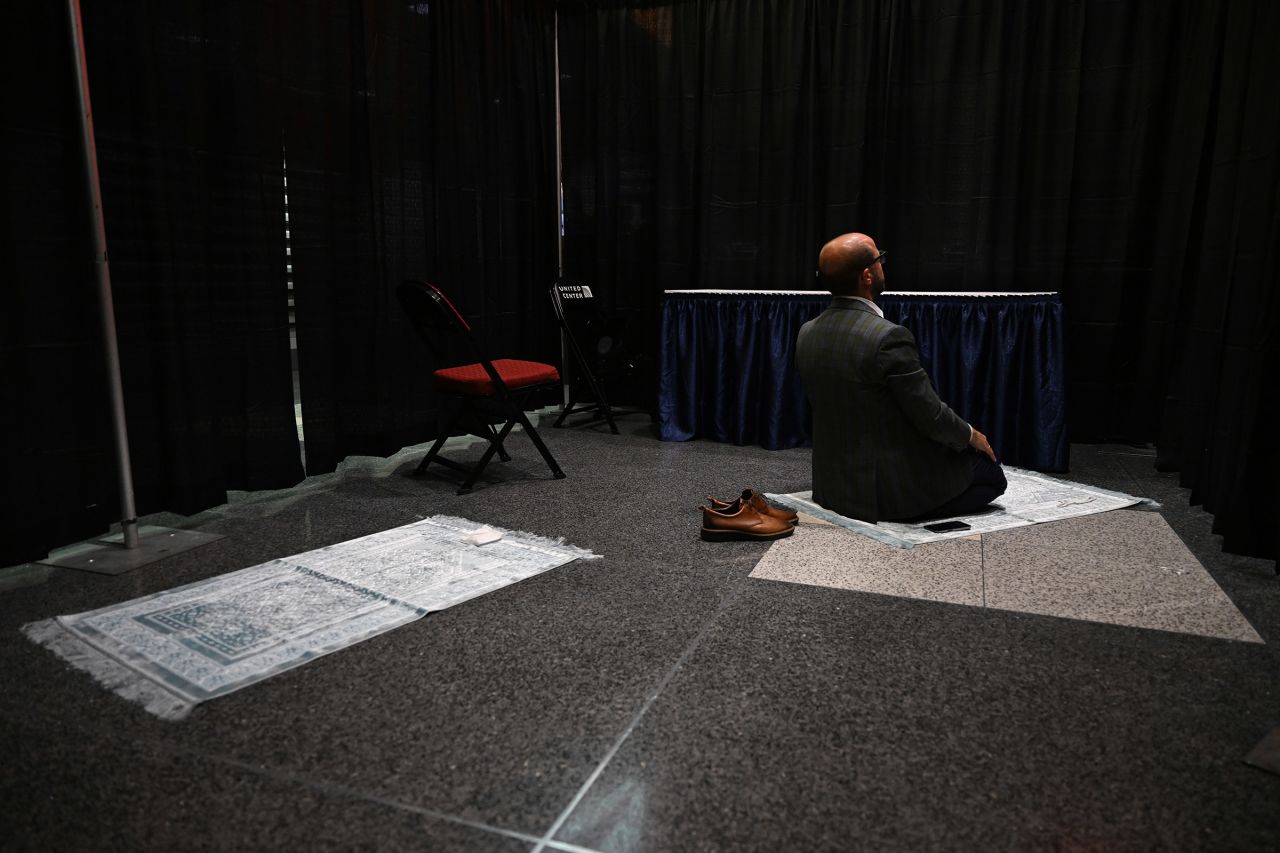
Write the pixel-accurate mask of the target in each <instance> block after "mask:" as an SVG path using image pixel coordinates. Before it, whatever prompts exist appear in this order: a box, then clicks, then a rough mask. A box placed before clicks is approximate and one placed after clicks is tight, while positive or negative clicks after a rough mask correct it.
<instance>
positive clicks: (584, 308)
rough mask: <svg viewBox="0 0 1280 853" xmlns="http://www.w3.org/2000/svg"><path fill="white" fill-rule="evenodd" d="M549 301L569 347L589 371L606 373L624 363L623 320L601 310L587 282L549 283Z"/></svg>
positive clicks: (562, 281) (625, 326)
mask: <svg viewBox="0 0 1280 853" xmlns="http://www.w3.org/2000/svg"><path fill="white" fill-rule="evenodd" d="M551 304H552V305H553V306H554V307H555V312H556V318H557V319H559V320H560V323H561V325H562V326H563V327H564V329H565V330H566V331H567V332H568V333H569V341H570V344H571V346H572V347H573V348H574V350H575V351H576V352H577V354H578V357H579V358H581V359H582V360H583V361H584V362H585V363H586V364H588V365H590V366H591V367H592V370H594V371H596V372H598V373H599V372H606V373H607V372H609V371H610V369H617V368H618V367H621V366H624V365H623V364H622V362H625V361H626V360H627V359H628V358H629V356H628V353H627V351H626V349H627V348H626V343H627V338H628V334H627V332H628V324H627V321H626V320H625V319H623V318H622V317H610V316H609V315H608V314H606V313H605V312H604V311H603V310H601V309H600V307H599V305H598V303H597V301H596V299H595V295H594V294H593V293H592V292H591V287H590V285H585V284H577V283H575V282H572V281H570V280H568V279H561V280H560V281H557V282H556V283H555V284H553V285H552V286H551Z"/></svg>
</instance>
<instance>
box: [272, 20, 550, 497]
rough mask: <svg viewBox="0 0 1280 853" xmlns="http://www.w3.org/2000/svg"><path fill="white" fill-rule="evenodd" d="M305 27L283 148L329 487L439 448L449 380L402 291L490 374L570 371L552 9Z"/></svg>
mask: <svg viewBox="0 0 1280 853" xmlns="http://www.w3.org/2000/svg"><path fill="white" fill-rule="evenodd" d="M291 19H292V23H293V26H294V27H295V28H296V37H295V38H292V39H291V40H290V42H289V44H288V47H287V51H286V55H285V57H284V59H283V60H282V67H283V69H282V73H283V74H284V75H285V77H286V80H287V81H288V82H287V86H288V89H289V91H290V99H289V102H290V103H289V107H288V109H287V111H286V117H285V129H284V138H285V139H284V142H285V147H286V150H287V157H288V160H287V162H288V174H289V189H290V194H289V210H290V218H291V220H290V221H291V225H292V229H291V241H292V258H293V271H294V288H295V296H296V304H297V317H298V361H299V374H300V383H301V392H302V417H303V424H304V433H305V442H306V450H307V469H308V472H309V473H312V474H316V473H322V472H325V471H331V470H333V468H334V467H335V466H336V465H337V463H338V462H340V461H341V460H342V459H343V458H344V457H346V456H348V455H351V454H367V455H377V456H386V455H389V454H391V453H394V452H395V451H396V450H398V449H400V448H401V447H404V446H406V445H410V444H416V443H419V442H422V441H425V440H427V439H429V438H433V437H434V436H435V435H437V420H438V417H437V416H438V414H439V406H438V404H437V402H436V400H435V398H434V397H433V395H432V392H431V388H430V381H429V380H430V372H431V369H432V367H433V366H434V365H432V364H431V363H430V362H429V361H428V360H427V352H426V351H425V349H424V347H423V346H422V344H421V342H420V341H418V340H417V339H416V337H415V336H414V334H413V331H412V328H411V327H410V325H409V324H408V323H407V322H406V321H405V320H404V318H403V317H402V316H401V310H400V306H399V304H398V303H397V302H396V299H395V289H396V287H397V285H399V284H400V282H401V281H403V280H404V279H406V278H419V279H426V280H429V281H431V282H432V283H433V284H436V285H437V286H439V287H440V288H441V289H442V290H443V291H444V292H445V293H446V294H448V295H449V297H450V298H451V299H452V300H453V301H454V303H455V304H456V305H457V306H458V307H459V309H460V310H461V311H462V312H463V313H464V314H465V315H466V316H467V317H468V318H469V319H471V320H474V321H475V325H476V327H477V329H478V330H479V332H480V333H481V334H482V335H483V336H484V337H485V338H486V339H487V340H488V342H489V343H490V347H491V349H492V353H491V354H492V356H493V357H495V358H497V357H502V356H504V355H519V356H521V357H524V358H538V359H542V360H547V361H557V360H558V349H557V343H556V342H557V337H556V333H555V324H554V318H553V317H552V315H551V307H550V302H549V298H548V296H547V288H548V287H549V286H550V284H551V282H552V281H553V280H554V278H555V275H556V233H555V221H556V220H555V179H554V176H555V138H554V115H555V110H554V94H553V93H554V89H553V83H554V78H553V73H552V68H553V64H552V63H553V55H554V54H553V48H552V45H553V36H554V9H553V6H552V5H551V4H550V3H549V2H536V3H524V2H516V0H484V2H464V0H436V2H432V3H395V2H386V0H379V2H343V0H327V2H316V3H311V4H307V6H306V7H305V8H304V9H301V10H297V11H295V13H294V14H293V15H292V16H291ZM540 402H545V401H540Z"/></svg>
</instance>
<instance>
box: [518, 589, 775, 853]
mask: <svg viewBox="0 0 1280 853" xmlns="http://www.w3.org/2000/svg"><path fill="white" fill-rule="evenodd" d="M748 579H749V578H744V579H743V580H742V581H741V582H739V584H738V585H737V586H736V587H735V588H734V589H733V591H732V592H731V593H730V595H729V596H728V597H727V598H726V599H724V600H723V601H721V602H720V605H719V606H718V607H717V608H716V612H715V613H713V614H712V615H711V617H710V618H709V619H707V621H706V622H704V623H703V625H702V627H701V628H700V629H699V630H698V633H697V634H695V635H694V637H693V639H692V640H690V641H689V644H688V645H687V646H685V648H684V651H683V652H681V653H680V657H678V658H676V662H675V663H674V664H672V665H671V668H670V669H668V670H667V672H666V674H665V675H663V676H662V678H661V679H660V680H659V681H658V683H657V685H656V686H655V687H654V689H653V690H652V691H651V692H650V693H649V695H648V696H647V697H646V698H645V701H644V702H643V703H642V704H641V706H640V710H639V711H637V712H636V714H635V716H633V717H632V718H631V720H630V722H628V723H627V726H626V728H624V729H623V730H622V734H621V735H619V736H618V738H617V740H615V741H614V742H613V745H612V746H611V747H609V750H608V751H607V752H606V753H605V755H604V758H602V759H601V761H600V763H599V764H598V765H596V768H595V769H594V770H593V771H591V775H590V776H588V777H587V781H586V782H584V783H583V784H582V787H581V788H579V789H578V792H577V793H576V794H574V796H573V799H572V800H570V801H569V805H568V806H566V807H565V809H564V811H562V812H561V813H560V816H559V817H558V818H556V820H555V822H554V823H552V824H551V828H550V829H548V830H547V831H546V833H545V834H544V835H543V836H542V838H541V839H539V841H538V846H536V847H534V848H533V850H532V851H531V853H541V851H542V850H543V849H544V848H545V847H546V846H547V845H548V844H551V843H554V838H555V834H556V833H557V832H559V831H560V829H561V827H563V826H564V824H565V822H566V821H567V820H568V819H569V816H570V815H571V814H573V812H574V811H575V810H576V809H577V808H578V806H579V805H580V804H581V802H582V800H583V799H584V798H585V797H586V795H587V791H589V790H591V788H592V786H593V785H595V783H596V781H597V780H598V779H599V778H600V777H601V776H602V775H604V771H605V768H607V767H608V766H609V763H610V762H611V761H613V758H614V756H616V755H617V754H618V751H619V750H621V749H622V745H623V744H624V743H626V741H627V739H628V738H630V737H631V733H632V732H633V731H635V729H636V727H637V726H638V725H639V724H640V721H641V720H642V719H644V716H645V714H647V713H648V712H649V709H650V708H651V707H652V706H653V703H654V702H656V701H657V700H658V697H659V696H661V695H662V694H663V692H664V691H665V690H666V689H667V685H668V684H670V683H671V680H672V679H673V678H675V675H676V673H677V672H679V670H680V668H681V667H683V666H684V664H685V661H687V660H688V659H689V658H690V656H692V654H693V652H694V650H695V649H697V648H698V646H699V645H701V644H702V641H703V639H705V638H706V636H707V634H708V633H710V631H711V628H712V626H713V625H715V623H716V622H717V621H719V619H720V617H721V616H722V615H724V613H725V611H727V610H728V609H729V608H730V607H731V606H732V605H733V604H734V602H736V601H737V600H738V596H739V595H740V594H741V593H742V590H743V589H744V588H745V587H746V583H745V581H746V580H748Z"/></svg>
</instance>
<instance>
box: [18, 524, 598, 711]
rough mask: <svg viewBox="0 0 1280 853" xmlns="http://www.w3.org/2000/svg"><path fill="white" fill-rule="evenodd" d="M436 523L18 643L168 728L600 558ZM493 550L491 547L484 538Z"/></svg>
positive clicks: (152, 600) (40, 625)
mask: <svg viewBox="0 0 1280 853" xmlns="http://www.w3.org/2000/svg"><path fill="white" fill-rule="evenodd" d="M479 527H480V525H478V524H476V523H475V522H471V521H467V520H466V519H463V518H452V517H449V516H443V515H438V516H432V517H430V518H425V519H422V520H421V521H416V522H413V523H412V524H406V525H404V526H403V527H397V528H395V529H393V530H386V531H383V532H381V533H374V534H371V535H369V536H364V537H361V538H359V539H353V540H351V541H349V542H342V543H339V544H336V545H330V546H328V547H325V548H318V549H316V550H314V551H307V552H306V553H303V554H298V555H297V556H293V557H285V558H283V559H279V560H272V561H271V562H269V563H263V564H261V565H257V566H252V567H250V568H247V569H241V570H240V571H236V572H231V573H230V574H225V575H220V576H218V577H215V578H210V579H208V580H203V581H199V582H197V583H193V584H188V585H186V586H182V587H178V588H176V589H171V590H167V591H165V592H160V593H155V594H154V595H148V596H144V597H142V598H137V599H134V600H132V601H126V602H123V603H121V604H115V605H112V606H110V607H104V608H102V609H100V610H93V611H90V612H88V613H77V614H74V615H71V616H58V617H55V618H53V619H46V620H44V621H41V622H33V623H31V624H28V625H26V626H24V628H23V631H24V632H25V633H26V634H27V636H28V637H30V638H31V639H32V640H34V641H35V642H37V643H40V644H41V645H44V646H46V647H48V648H50V649H52V650H53V651H54V652H56V653H57V654H58V655H60V656H61V657H63V658H65V659H66V660H67V661H68V662H70V663H71V664H73V665H75V666H76V667H78V668H80V669H83V670H85V671H87V672H89V673H90V674H91V675H93V676H94V677H95V678H97V679H98V680H99V681H100V682H102V683H103V684H104V685H106V686H107V687H109V688H111V689H113V690H115V691H116V692H117V693H119V694H120V695H121V696H124V697H125V698H127V699H130V700H131V701H134V702H138V703H139V704H142V705H143V706H144V707H146V708H147V710H148V711H151V712H152V713H154V714H156V715H158V716H161V717H164V718H166V719H180V718H182V717H184V716H186V714H187V713H188V712H189V711H190V710H191V708H192V707H194V706H195V705H196V704H197V703H199V702H203V701H205V700H207V699H212V698H214V697H217V696H224V695H226V694H228V693H231V692H233V691H235V690H239V689H241V688H242V687H247V686H248V685H250V684H253V683H255V682H258V681H261V680H262V679H264V678H268V677H270V676H272V675H275V674H276V673H279V672H284V671H285V670H288V669H292V668H293V667H296V666H300V665H302V664H304V663H306V662H307V661H309V660H312V659H314V658H316V657H319V656H320V655H325V654H329V653H330V652H335V651H338V650H339V649H344V648H346V647H348V646H351V645H354V644H356V643H358V642H360V641H361V640H366V639H368V638H370V637H374V636H377V635H378V634H382V633H385V632H387V631H390V630H391V629H393V628H398V627H399V626H401V625H404V624H406V623H408V622H412V621H414V620H416V619H421V618H422V617H423V616H425V615H426V614H428V613H430V612H432V611H436V610H444V609H445V608H447V607H452V606H453V605H455V604H460V603H462V602H464V601H467V600H468V599H471V598H475V597H476V596H479V595H483V594H485V593H486V592H492V591H493V590H496V589H500V588H502V587H504V586H507V585H509V584H513V583H515V582H516V581H520V580H524V579H525V578H529V577H533V576H534V575H537V574H540V573H542V572H545V571H548V570H550V569H554V568H556V567H557V566H562V565H564V564H565V563H568V562H571V561H573V560H577V559H592V558H595V557H597V556H598V555H596V554H592V553H591V552H590V551H588V550H585V549H582V548H577V547H574V546H572V545H566V544H564V543H562V542H559V541H555V540H551V539H546V538H543V537H540V536H535V535H533V534H529V533H520V532H513V531H504V530H500V529H497V528H488V529H490V530H494V531H496V532H497V533H500V534H502V535H501V538H500V539H497V541H492V542H487V543H485V544H482V545H474V544H470V543H469V542H467V541H465V540H464V537H466V536H468V535H469V534H472V533H473V532H474V531H476V530H477V528H479ZM489 538H492V537H489Z"/></svg>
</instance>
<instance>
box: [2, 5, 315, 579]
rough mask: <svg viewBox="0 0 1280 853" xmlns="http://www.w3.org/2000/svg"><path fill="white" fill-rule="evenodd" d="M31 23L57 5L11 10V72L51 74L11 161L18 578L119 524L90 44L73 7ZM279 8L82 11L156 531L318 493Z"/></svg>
mask: <svg viewBox="0 0 1280 853" xmlns="http://www.w3.org/2000/svg"><path fill="white" fill-rule="evenodd" d="M29 5H31V6H33V7H38V9H36V8H33V9H25V8H24V9H22V10H20V14H15V12H13V11H9V12H6V13H5V14H6V26H5V30H6V33H7V35H8V37H9V38H11V39H13V38H16V39H17V40H18V41H19V43H18V44H15V45H12V48H13V49H12V51H11V53H12V55H14V56H17V57H26V58H27V59H30V60H31V62H30V65H24V66H23V67H24V77H23V85H22V86H21V87H19V89H21V91H22V92H23V96H22V98H21V99H20V100H19V107H18V111H17V112H18V114H19V116H20V118H19V119H18V122H17V123H18V124H19V126H20V127H21V128H23V131H24V132H22V133H20V134H19V135H18V136H17V137H16V138H15V140H14V141H15V142H16V150H15V152H14V156H13V157H11V158H6V160H7V166H8V167H9V168H11V169H13V171H14V172H15V175H16V176H22V177H16V179H15V182H14V183H12V184H9V183H7V184H6V186H7V187H11V188H13V189H14V190H15V191H16V192H15V193H14V195H13V196H12V204H13V207H11V208H10V211H9V212H10V216H11V217H12V219H13V220H14V223H15V226H16V227H15V229H12V233H14V234H15V235H18V236H19V237H20V242H21V243H23V244H26V245H24V248H23V249H22V250H21V251H20V253H19V254H18V255H16V256H14V255H10V254H9V253H6V260H5V264H6V275H5V278H6V281H10V280H12V281H14V282H22V283H23V286H24V287H25V288H31V291H30V294H29V296H28V297H26V298H24V299H22V300H20V301H19V302H18V303H17V305H16V307H15V308H14V309H13V310H12V311H6V312H5V313H6V325H8V324H10V323H12V325H13V326H14V334H13V335H12V336H10V335H9V334H6V335H5V339H6V340H5V343H4V347H5V360H6V370H5V371H4V373H5V380H4V381H5V384H6V391H7V392H9V394H8V395H7V396H8V398H9V399H16V400H20V401H22V403H23V415H22V418H23V421H22V425H21V427H20V428H19V431H20V435H19V437H18V440H17V441H16V442H14V443H11V444H9V445H8V446H9V448H10V449H11V450H12V451H13V452H14V459H15V467H16V469H17V470H16V471H15V472H14V473H13V477H12V479H13V482H14V483H16V484H25V486H26V489H27V490H25V491H24V493H23V497H22V499H23V501H24V507H22V508H20V509H19V510H17V511H15V512H6V513H5V517H6V519H7V520H6V522H5V531H6V535H5V536H3V537H0V538H3V540H4V541H5V549H6V550H5V554H4V557H5V559H4V560H0V562H4V563H7V562H16V561H18V560H21V559H32V558H38V557H42V556H44V553H45V552H47V551H48V550H49V548H51V547H53V546H56V545H61V544H66V543H67V542H68V541H74V540H75V539H78V538H82V537H84V536H87V535H92V534H95V533H101V532H103V531H104V529H105V524H106V522H108V521H110V520H117V519H119V517H120V514H121V513H120V509H121V508H120V507H119V505H118V489H117V485H116V484H117V482H118V481H117V474H116V471H115V455H114V452H113V451H112V450H111V447H112V445H111V440H110V435H109V428H108V424H109V423H110V414H109V408H108V406H107V399H106V392H105V377H104V373H103V371H102V357H101V352H102V343H101V337H100V335H99V333H98V328H99V325H98V324H99V319H98V310H97V303H96V286H95V283H94V272H93V267H92V258H91V255H90V242H89V238H88V233H89V232H88V229H89V219H88V213H87V194H86V193H85V192H84V190H83V189H82V187H81V181H82V178H81V174H82V172H81V168H80V160H79V156H80V155H79V151H80V136H79V131H78V128H77V125H76V119H75V109H76V108H75V98H76V81H75V77H74V73H73V71H72V65H71V61H72V57H71V52H70V49H69V44H70V30H69V25H68V24H67V22H66V20H65V16H66V12H65V7H64V5H63V4H55V3H49V4H43V3H42V4H29ZM267 9H269V7H267V6H264V5H263V4H259V3H250V2H228V3H221V2H220V3H213V2H200V0H184V2H174V3H165V4H128V5H118V4H103V3H85V4H83V7H82V12H83V21H84V30H85V52H86V56H87V66H88V71H89V83H90V94H91V97H92V102H93V108H94V124H95V133H96V140H97V157H98V164H99V169H100V173H101V184H102V193H103V209H104V213H105V221H106V232H107V243H108V250H109V258H110V263H111V282H112V292H113V300H114V307H115V315H116V317H115V319H116V326H117V338H118V341H119V350H120V361H121V373H122V378H123V385H124V394H125V408H126V413H127V420H128V430H129V440H130V450H131V457H132V469H133V481H134V486H135V496H136V503H137V509H138V512H139V513H143V514H145V513H149V512H156V511H160V510H170V511H175V512H179V513H193V512H197V511H199V510H202V509H205V508H207V507H209V506H213V505H216V504H219V503H222V502H224V501H225V500H226V491H227V489H228V488H236V489H258V488H271V487H279V486H286V485H292V484H294V483H296V482H297V481H298V480H299V479H300V478H301V476H302V469H301V463H300V461H299V458H298V457H299V449H298V442H297V434H296V429H295V425H294V417H293V406H292V385H291V378H290V373H291V368H290V356H289V337H288V306H287V292H286V289H285V288H286V282H285V270H284V261H285V255H284V228H283V223H284V207H283V205H284V200H283V187H282V184H281V178H280V170H279V158H278V147H279V146H278V136H279V133H278V128H277V127H276V125H275V124H274V116H275V114H276V112H277V111H278V103H277V100H276V88H275V86H274V83H273V80H272V76H271V73H270V69H271V66H272V65H273V59H272V55H271V44H272V42H273V40H274V39H275V38H276V37H277V36H278V35H279V33H278V32H276V31H274V30H272V29H270V28H269V27H266V26H264V23H265V19H266V18H267V17H269V15H267V14H265V11H264V10H267ZM10 24H15V25H14V26H10ZM55 163H58V164H59V165H60V166H61V167H62V171H60V172H58V173H56V174H55V173H54V172H53V170H52V167H53V166H54V164H55ZM37 181H39V183H36V182H37ZM6 196H9V193H8V192H6ZM17 205H22V206H23V207H24V208H26V209H25V210H24V209H21V208H19V207H17ZM7 206H8V205H7ZM45 217H47V219H46V218H45ZM19 223H20V224H19ZM64 229H65V233H62V234H58V233H56V232H58V231H63V230H64ZM10 230H11V229H6V231H10ZM28 234H30V235H32V236H33V237H34V238H35V241H34V242H33V243H30V244H27V243H26V236H25V235H28ZM82 235H83V236H82ZM11 275H12V279H11V278H10V276H11ZM36 287H40V290H39V291H36V290H34V288H36ZM6 331H8V329H6ZM10 363H13V364H15V365H16V367H17V369H16V370H14V371H13V372H10V370H9V369H8V366H9V364H10ZM31 507H34V509H33V508H31ZM31 516H35V518H34V519H32V518H31ZM10 532H12V536H11V535H9V534H10ZM10 543H15V544H13V545H10Z"/></svg>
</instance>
